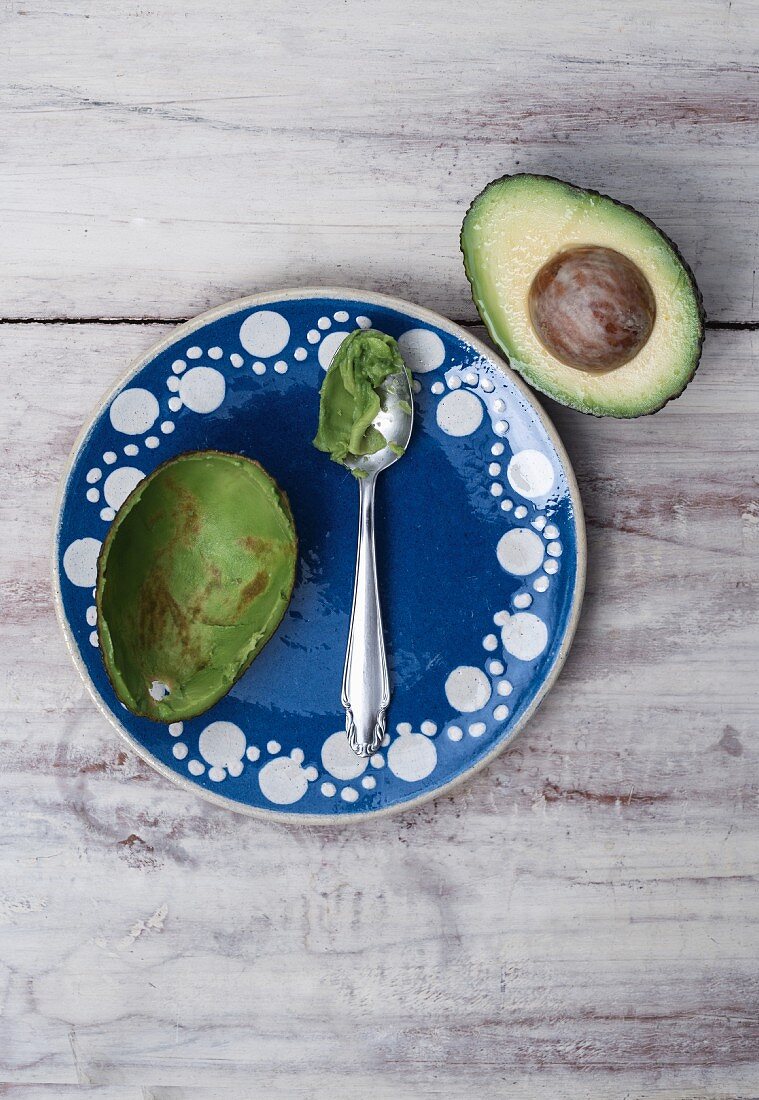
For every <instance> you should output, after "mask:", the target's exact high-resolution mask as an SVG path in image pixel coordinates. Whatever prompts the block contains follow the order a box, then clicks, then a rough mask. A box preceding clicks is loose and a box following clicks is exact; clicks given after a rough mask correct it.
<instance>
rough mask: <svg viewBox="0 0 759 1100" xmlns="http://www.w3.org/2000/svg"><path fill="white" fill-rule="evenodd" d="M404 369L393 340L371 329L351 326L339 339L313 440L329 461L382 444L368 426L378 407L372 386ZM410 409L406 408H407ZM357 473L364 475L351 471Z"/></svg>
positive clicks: (368, 451) (354, 455)
mask: <svg viewBox="0 0 759 1100" xmlns="http://www.w3.org/2000/svg"><path fill="white" fill-rule="evenodd" d="M403 369H404V363H403V358H402V356H401V353H400V349H399V347H398V344H397V343H396V342H395V340H394V339H393V338H392V336H386V335H385V333H384V332H377V331H376V330H375V329H356V331H355V332H352V333H351V334H350V336H347V337H346V338H345V340H343V342H342V344H341V345H340V347H339V348H338V349H337V351H336V352H335V356H334V359H333V360H332V362H331V363H330V366H329V370H328V371H327V373H326V375H325V377H324V381H323V383H322V388H321V393H320V396H319V428H318V431H317V433H316V438H315V439H314V446H315V447H316V448H317V450H319V451H324V452H326V453H327V454H328V455H329V457H330V458H331V459H332V461H333V462H339V463H345V461H346V459H353V458H360V457H361V456H362V455H371V454H376V452H377V451H380V450H382V448H383V447H385V446H387V440H386V439H385V437H384V435H383V434H382V432H380V431H378V430H377V429H376V428H374V427H372V421H373V420H374V418H375V417H376V416H377V414H378V413H379V411H380V395H379V393H378V392H377V391H378V390H379V387H380V386H381V385H382V383H383V382H384V381H385V380H386V379H387V378H388V377H389V376H390V375H391V374H397V373H398V372H399V371H402V370H403ZM409 411H410V409H409ZM354 473H356V476H357V477H361V476H364V475H363V472H362V471H358V472H357V471H355V470H354Z"/></svg>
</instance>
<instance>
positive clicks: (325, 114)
mask: <svg viewBox="0 0 759 1100" xmlns="http://www.w3.org/2000/svg"><path fill="white" fill-rule="evenodd" d="M756 40H757V33H756V5H755V3H754V0H731V2H728V3H725V2H723V0H692V2H690V3H688V5H662V4H661V3H660V2H659V0H640V2H638V3H636V4H635V5H625V4H619V3H616V2H614V0H588V2H586V3H584V4H582V5H577V4H565V3H562V2H561V0H552V2H541V3H537V4H536V3H533V4H510V5H506V6H504V5H503V3H502V2H501V0H481V2H480V3H478V4H476V5H470V6H469V7H468V8H467V10H466V14H465V15H464V14H463V12H462V8H461V4H460V3H458V2H457V0H435V2H430V0H426V2H424V3H420V4H413V5H409V4H408V3H406V2H405V0H378V2H377V3H375V4H372V5H371V6H368V5H366V4H362V3H359V2H356V0H352V2H349V3H345V4H339V5H338V4H312V5H308V4H304V3H293V2H286V0H274V2H273V3H271V4H268V5H267V6H266V10H265V12H260V13H259V12H255V13H253V12H252V11H251V7H250V4H249V3H248V2H247V0H225V3H224V5H223V10H221V11H219V10H218V5H212V4H209V3H207V2H206V0H188V2H187V3H183V4H182V5H181V6H179V5H174V4H165V5H161V6H159V7H158V8H157V9H156V8H150V7H145V6H144V5H140V4H136V3H135V2H134V0H127V2H123V0H98V2H97V3H92V2H89V0H50V2H49V3H45V4H44V5H38V4H35V3H28V2H26V0H7V3H6V4H5V6H4V8H3V9H2V11H0V42H2V57H3V64H2V69H1V72H2V76H1V77H0V79H2V84H3V94H2V96H1V97H0V191H1V195H2V198H1V199H0V232H1V233H2V242H3V247H2V249H0V315H2V316H5V317H45V318H51V317H88V316H89V317H101V316H109V317H110V316H116V317H132V316H138V317H157V318H161V317H164V318H166V317H168V318H175V317H186V316H190V315H191V314H193V313H196V312H198V311H199V310H201V309H202V308H204V307H205V306H207V305H209V304H210V303H213V302H217V301H223V300H225V299H228V298H232V297H235V296H237V295H240V294H243V293H246V292H250V291H251V290H255V289H259V288H264V287H270V286H275V287H276V286H286V285H307V284H322V285H324V284H333V285H354V286H360V287H368V288H374V289H378V290H384V291H389V292H393V293H397V294H400V295H401V296H407V297H412V298H414V299H415V300H418V301H420V302H422V303H424V304H427V305H430V306H432V307H434V308H437V309H440V310H441V311H442V312H444V313H446V314H447V315H448V316H452V317H458V318H462V319H469V320H474V319H475V315H474V310H473V307H472V304H471V301H470V299H469V294H468V289H467V284H466V280H465V278H464V274H463V269H462V265H461V262H460V255H459V251H458V230H459V226H460V223H461V219H462V216H463V214H464V211H465V210H466V207H467V205H468V203H469V201H470V200H471V198H472V197H473V196H474V194H476V193H477V192H478V191H479V190H480V189H481V188H482V187H483V186H484V185H485V183H487V181H488V180H490V179H492V178H494V177H496V176H499V175H502V174H503V173H505V172H513V171H525V170H527V171H541V172H549V173H553V174H557V175H560V176H564V177H567V178H569V179H571V180H574V181H576V182H578V183H580V184H583V185H587V186H592V187H596V188H599V189H601V190H604V191H610V192H612V193H613V194H615V195H616V196H618V197H619V198H621V199H624V200H625V201H627V202H630V203H633V204H634V205H637V206H638V207H639V208H640V209H641V210H643V211H644V212H645V213H646V214H648V215H649V216H651V217H653V218H654V219H655V220H656V221H657V222H658V223H659V224H661V226H662V228H664V229H665V230H666V231H667V232H668V233H669V234H670V235H671V236H672V237H673V238H674V239H675V240H676V241H677V242H678V243H679V244H680V246H681V248H682V250H683V252H684V254H685V256H686V257H687V259H688V260H689V261H690V262H691V264H692V265H693V266H694V268H695V270H696V274H697V276H698V278H699V281H700V283H701V285H702V289H703V291H704V295H705V299H706V305H707V310H708V312H709V315H710V316H711V318H712V319H713V320H715V321H738V322H741V321H749V320H758V319H759V314H757V303H756V297H755V279H756V267H757V262H756V257H757V247H758V244H757V242H758V240H759V227H758V224H757V204H758V203H759V199H758V198H757V189H756V179H757V168H758V167H759V152H758V149H759V146H758V145H757V141H756V136H757V127H756V123H757V115H758V113H759V100H758V99H757V96H756V89H755V84H756V74H757V64H756Z"/></svg>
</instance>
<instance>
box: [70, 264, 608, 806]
mask: <svg viewBox="0 0 759 1100" xmlns="http://www.w3.org/2000/svg"><path fill="white" fill-rule="evenodd" d="M307 298H338V299H342V300H344V301H352V302H368V303H371V304H373V305H377V306H385V307H386V308H388V309H394V310H396V311H397V312H399V313H405V314H406V315H407V316H410V317H413V318H414V319H415V320H418V321H423V322H425V323H426V324H428V325H434V326H435V327H436V328H440V329H443V330H444V331H445V332H448V333H450V335H452V336H455V337H456V338H457V339H459V340H462V341H463V342H464V343H466V344H469V345H470V346H471V347H473V348H474V349H475V350H476V351H478V352H479V353H480V355H482V356H483V357H484V358H486V359H487V360H489V361H490V362H491V363H493V365H494V366H496V367H498V369H499V370H501V371H502V372H503V374H504V375H505V376H506V378H508V379H509V381H510V382H511V383H512V385H514V387H515V388H516V389H517V390H518V391H519V393H521V394H522V396H523V397H524V398H525V399H526V400H527V402H528V404H529V405H531V406H532V407H533V408H534V409H535V412H536V413H537V416H538V419H539V420H540V422H541V424H542V425H543V428H544V429H545V432H546V434H547V436H548V438H549V439H550V440H551V443H552V445H553V447H554V449H555V451H556V453H557V454H558V456H559V458H560V460H561V463H562V466H563V468H564V472H565V474H566V478H567V485H568V488H569V495H570V497H571V500H572V506H573V508H574V518H575V527H576V531H577V571H576V573H575V584H574V591H573V592H572V607H571V610H570V613H569V619H568V622H567V626H566V629H565V631H564V637H563V639H562V643H561V645H560V647H559V651H558V653H557V654H556V657H555V659H554V662H553V664H552V666H551V668H550V669H549V670H548V674H547V675H546V677H545V679H544V680H543V683H542V684H541V685H540V688H539V689H538V691H537V693H536V695H535V698H534V699H533V700H532V702H531V703H530V705H529V707H527V709H526V710H525V712H524V714H523V715H522V716H521V718H520V719H519V721H518V722H517V723H516V724H515V725H514V727H513V728H512V730H511V731H510V733H509V735H508V737H504V738H503V739H502V740H500V741H499V742H498V743H497V744H496V745H494V746H493V748H492V749H491V750H490V752H489V753H487V754H486V755H485V756H484V757H482V759H481V760H476V761H475V762H474V763H473V764H471V765H470V766H469V767H468V768H466V769H465V770H464V771H462V772H460V773H459V774H458V775H456V776H454V778H453V779H449V780H448V782H447V783H444V784H443V785H442V786H440V787H435V788H434V789H432V790H429V791H424V792H422V793H420V794H418V795H416V797H415V798H409V799H407V800H405V801H402V802H396V803H395V804H394V805H392V806H383V807H382V808H381V809H378V810H364V811H362V812H361V813H342V814H294V813H282V812H280V811H277V810H269V809H265V808H264V807H262V806H247V805H245V804H244V803H242V802H237V801H236V800H235V799H233V798H227V797H226V796H225V795H221V794H215V793H214V792H213V791H209V790H206V788H205V787H202V786H200V784H199V783H193V782H192V780H190V779H186V778H185V777H184V776H183V775H180V774H179V773H178V772H175V771H173V770H172V769H171V768H169V767H167V765H166V764H164V763H162V761H160V760H159V759H158V758H157V757H155V756H154V755H153V754H152V753H151V752H150V751H149V750H148V749H146V748H145V747H144V746H143V745H141V744H140V743H139V742H138V741H136V740H135V739H134V738H133V737H132V735H131V734H130V733H129V731H128V730H127V729H126V728H125V727H124V726H122V725H121V723H120V722H119V720H118V719H117V717H116V715H115V714H113V713H112V712H111V710H110V709H109V707H107V706H106V704H105V702H104V700H103V699H102V698H101V697H100V695H99V693H98V691H97V689H96V687H95V685H94V684H93V682H92V680H91V678H90V674H89V671H88V669H87V666H86V665H85V663H84V661H83V660H82V656H81V654H80V652H79V647H78V646H77V644H76V642H75V640H74V636H73V633H72V631H71V628H70V626H69V623H68V620H67V618H66V615H65V613H64V610H63V597H62V594H61V585H60V573H59V570H58V545H59V532H60V524H61V508H62V505H63V496H64V493H65V491H66V486H67V484H68V480H69V476H70V474H71V470H72V468H73V465H74V462H75V461H76V457H77V455H78V454H79V451H80V449H81V447H82V444H83V443H84V441H85V440H86V438H87V435H88V434H89V432H90V430H91V428H92V425H93V422H94V421H95V420H96V419H97V418H98V417H99V416H100V414H101V413H102V412H103V411H104V410H105V408H106V407H107V406H108V404H109V403H110V402H111V400H112V399H113V397H115V395H116V394H117V393H118V391H119V390H120V389H121V388H122V386H124V385H125V384H126V383H127V382H128V381H129V380H130V378H133V377H134V375H135V374H137V372H138V371H140V370H142V368H143V367H144V366H146V365H147V364H148V363H149V362H150V360H151V359H154V358H155V357H156V356H157V355H159V354H160V353H161V352H162V351H165V350H166V348H169V347H171V345H172V344H174V343H176V342H177V341H178V340H181V339H182V338H183V337H185V336H189V335H190V334H191V333H193V332H196V331H197V330H198V329H199V328H204V327H205V325H207V324H210V322H212V321H217V320H219V318H220V317H225V316H227V314H230V313H237V312H238V311H239V310H241V309H248V308H252V307H255V306H263V305H270V304H271V303H273V302H288V301H294V300H297V299H307ZM50 562H51V569H52V580H53V596H54V600H55V611H56V615H57V617H58V622H59V623H60V625H61V629H62V630H63V634H64V637H65V639H66V647H67V649H68V651H69V653H70V654H71V658H72V660H73V662H74V664H75V665H76V668H77V670H78V672H79V675H80V676H81V677H82V680H83V681H84V684H85V686H86V688H87V690H88V691H89V693H90V695H91V697H92V699H93V701H94V703H95V705H96V706H97V708H98V710H99V711H100V712H101V714H102V715H103V716H104V717H105V718H106V719H107V720H108V721H109V722H110V724H111V725H112V726H113V727H114V729H115V730H116V731H117V733H119V735H120V736H121V737H122V738H123V739H124V741H125V742H126V743H127V745H129V747H130V748H131V749H132V751H133V752H136V753H137V755H138V756H139V757H140V758H141V759H142V760H144V761H145V762H146V763H147V764H149V765H150V766H151V767H152V768H154V769H155V771H157V772H158V773H159V775H162V776H163V777H164V779H168V780H170V781H171V782H172V783H175V784H176V785H177V786H179V787H182V788H183V789H184V790H186V791H189V792H190V793H191V794H193V795H195V796H199V797H200V798H204V799H205V800H206V801H207V802H212V803H213V804H214V805H215V806H220V807H222V808H223V809H225V810H232V811H233V812H234V813H239V814H245V815H246V816H248V817H255V818H258V819H259V820H262V821H268V822H281V823H283V824H287V825H301V824H305V825H335V824H341V825H354V824H355V823H356V822H359V821H361V822H363V821H369V820H376V818H378V817H389V816H390V815H391V814H400V813H405V812H406V811H409V810H416V809H418V807H419V806H421V805H423V804H424V803H425V802H431V801H432V800H433V799H435V798H440V797H442V796H443V795H446V794H449V793H450V791H452V790H453V788H454V787H457V786H458V785H459V784H461V783H464V782H465V781H467V780H469V779H471V778H472V777H473V776H475V775H476V774H477V773H478V772H480V771H482V770H483V769H484V768H486V767H487V766H488V765H489V764H491V763H492V762H493V760H494V759H495V758H496V756H498V755H500V753H502V752H503V751H504V750H505V749H507V748H508V747H509V746H511V745H512V744H513V742H514V740H515V738H516V737H517V735H518V734H519V733H521V731H522V730H523V729H524V727H525V726H526V725H527V723H528V722H529V720H530V719H531V718H532V716H533V715H534V713H535V711H536V710H537V709H538V707H539V706H540V704H541V703H542V701H543V699H544V698H545V697H546V695H547V694H548V692H549V691H550V690H551V688H552V687H553V685H554V684H555V682H556V680H557V678H558V676H559V673H560V672H561V670H562V668H563V666H564V662H565V661H566V659H567V655H568V654H569V650H570V648H571V645H572V641H573V639H574V635H575V631H576V630H577V624H578V622H579V618H580V610H581V608H582V601H583V596H584V593H585V575H586V567H587V542H586V537H585V515H584V512H583V507H582V500H581V498H580V490H579V487H578V485H577V478H576V477H575V472H574V470H573V468H572V464H571V462H570V461H569V456H568V454H567V452H566V449H565V447H564V444H563V443H562V441H561V439H560V438H559V435H558V433H557V431H556V429H555V428H554V426H553V424H552V422H551V420H550V419H549V417H548V415H547V413H546V412H545V410H544V409H543V406H542V405H541V404H540V402H539V401H538V400H537V398H536V397H535V395H534V393H533V392H532V391H531V390H530V389H529V387H528V386H527V384H526V383H525V382H523V381H522V379H521V378H519V377H518V376H517V375H516V374H515V372H514V371H513V370H512V369H511V367H509V366H507V364H506V363H505V362H504V361H503V359H501V357H500V356H499V355H497V354H496V353H495V352H494V351H493V349H492V348H490V347H488V345H487V344H485V343H484V342H483V341H482V340H480V339H478V338H477V337H476V336H474V335H472V333H470V332H469V331H468V330H467V329H465V328H463V326H461V325H457V324H456V323H455V322H453V321H449V320H448V319H447V318H446V317H443V316H441V314H439V313H435V312H434V310H431V309H426V308H425V307H424V306H417V305H414V304H413V303H411V302H407V301H404V299H403V298H395V297H394V296H393V295H391V294H379V293H377V292H375V291H371V290H354V289H350V288H347V287H329V286H328V287H321V286H316V287H310V286H309V287H292V288H289V289H284V290H267V291H262V292H261V293H259V294H249V295H245V296H244V297H242V298H235V299H234V300H233V301H230V302H226V303H224V304H223V305H220V306H214V308H213V309H209V310H206V312H205V313H200V314H198V316H197V317H193V318H191V320H189V321H185V322H184V323H183V324H181V325H178V326H177V327H176V328H173V329H172V330H171V332H170V333H169V334H168V335H167V336H164V337H163V339H162V340H158V341H157V342H156V343H155V344H152V345H151V346H150V347H149V348H148V350H147V351H145V352H143V353H142V355H140V356H138V357H137V358H136V359H133V360H132V362H131V364H130V365H129V367H128V368H127V370H126V371H125V372H124V374H123V375H122V376H121V377H120V378H119V379H118V381H117V382H116V383H115V384H114V385H113V386H112V387H111V389H110V390H109V391H108V392H107V393H106V394H105V395H104V396H103V397H102V398H101V399H100V401H99V402H98V404H97V406H96V407H95V408H94V409H93V411H92V413H91V415H90V416H89V418H88V419H87V421H86V422H85V424H84V426H83V427H82V429H81V431H80V432H79V435H78V436H77V438H76V440H75V442H74V445H73V447H72V449H71V452H70V454H69V456H68V459H67V461H66V465H65V468H64V470H63V474H62V476H61V481H60V485H59V487H58V494H57V497H56V502H55V526H54V529H53V545H52V549H51V556H50Z"/></svg>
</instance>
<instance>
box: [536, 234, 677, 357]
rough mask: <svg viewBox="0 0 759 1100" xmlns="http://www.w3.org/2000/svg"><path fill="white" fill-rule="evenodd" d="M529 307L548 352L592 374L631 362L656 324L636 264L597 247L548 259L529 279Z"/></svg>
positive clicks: (653, 302)
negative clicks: (530, 282) (530, 280)
mask: <svg viewBox="0 0 759 1100" xmlns="http://www.w3.org/2000/svg"><path fill="white" fill-rule="evenodd" d="M528 304H529V312H530V319H531V321H532V325H533V327H534V329H535V333H536V335H537V337H538V339H539V340H540V342H541V344H542V345H543V346H544V347H545V348H546V350H547V351H549V352H550V353H551V355H553V356H555V358H556V359H559V360H561V362H562V363H565V364H566V365H567V366H569V367H575V368H577V369H578V370H584V371H591V372H596V371H599V372H600V371H610V370H615V369H616V368H617V367H621V366H624V364H625V363H629V362H630V360H631V359H634V358H635V356H636V355H637V354H638V353H639V352H640V351H641V349H642V348H643V347H644V346H645V344H646V343H647V341H648V339H649V337H650V335H651V332H652V331H653V327H654V321H655V320H656V300H655V298H654V294H653V291H652V289H651V286H650V284H649V282H648V280H647V279H646V277H645V275H644V274H643V272H642V271H641V270H640V268H639V267H638V266H637V264H634V263H633V262H632V260H630V259H628V257H627V256H624V255H623V254H622V253H621V252H617V251H615V250H614V249H612V248H603V247H600V246H597V245H588V246H582V247H578V248H570V249H567V250H565V251H563V252H559V253H558V254H557V255H555V256H553V257H552V258H551V259H550V260H548V262H547V263H545V264H544V265H543V266H542V267H541V268H540V270H539V271H538V273H537V275H536V276H535V278H534V279H533V281H532V285H531V286H530V290H529V297H528Z"/></svg>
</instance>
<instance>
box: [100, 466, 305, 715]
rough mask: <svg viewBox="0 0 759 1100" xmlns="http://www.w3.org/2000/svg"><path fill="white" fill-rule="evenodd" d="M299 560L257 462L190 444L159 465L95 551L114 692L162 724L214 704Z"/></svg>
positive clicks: (282, 597) (266, 627)
mask: <svg viewBox="0 0 759 1100" xmlns="http://www.w3.org/2000/svg"><path fill="white" fill-rule="evenodd" d="M296 559H297V539H296V535H295V525H294V522H293V517H292V513H291V512H290V506H289V503H288V500H287V497H286V496H285V494H284V493H283V492H282V490H281V489H279V487H278V486H277V484H276V482H275V481H273V479H272V478H271V477H270V476H269V475H268V474H267V473H266V471H265V470H264V469H263V468H262V467H261V466H260V465H259V464H258V463H257V462H254V461H252V460H251V459H248V458H244V457H242V456H240V455H231V454H225V453H222V452H220V451H193V452H189V453H187V454H183V455H179V456H178V457H176V458H174V459H171V460H170V461H169V462H166V463H164V464H163V465H162V466H159V467H158V469H157V470H155V471H154V472H153V473H152V474H151V475H150V476H149V477H147V478H145V479H144V480H143V481H141V482H140V483H139V485H138V486H137V487H136V488H135V489H134V491H133V492H132V494H131V495H130V496H129V497H128V498H127V500H126V501H125V502H124V504H123V505H122V506H121V508H120V509H119V512H118V514H117V515H116V518H115V520H114V521H113V524H112V525H111V528H110V530H109V532H108V536H107V538H106V540H105V542H104V543H103V547H102V549H101V552H100V558H99V560H98V579H97V589H96V602H97V611H98V631H99V637H100V648H101V652H102V655H103V661H104V663H105V667H106V671H107V673H108V677H109V679H110V681H111V683H112V685H113V688H114V690H115V692H116V694H117V696H118V698H119V699H120V700H121V702H122V703H123V704H124V705H125V706H126V707H127V708H128V709H129V710H130V711H132V713H133V714H138V715H140V716H142V717H145V718H152V719H154V720H156V721H160V722H177V721H181V720H183V719H186V718H193V717H195V716H196V715H198V714H202V713H203V712H204V711H206V710H208V708H209V707H211V706H213V704H214V703H216V702H217V701H218V700H219V699H220V698H221V697H222V696H223V695H225V694H226V693H227V692H228V691H229V689H230V688H231V687H232V685H233V684H234V683H235V681H236V680H237V679H238V678H239V677H240V676H241V675H242V673H243V672H244V671H245V669H246V668H247V667H248V666H249V665H250V663H251V661H252V660H253V658H254V657H255V656H256V655H257V654H258V653H259V652H260V651H261V649H262V648H263V647H264V645H265V644H266V642H267V641H268V640H269V638H270V637H271V636H272V634H273V633H274V631H275V630H276V628H277V626H278V625H279V622H280V620H281V619H282V616H283V615H284V613H285V610H286V609H287V605H288V603H289V601H290V596H291V593H292V588H293V584H294V581H295V567H296ZM156 684H163V685H165V686H166V687H167V688H168V689H169V690H168V694H165V695H164V696H163V698H155V697H154V695H155V694H160V690H159V689H156V687H155V685H156ZM151 689H152V690H153V693H154V694H151Z"/></svg>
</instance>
